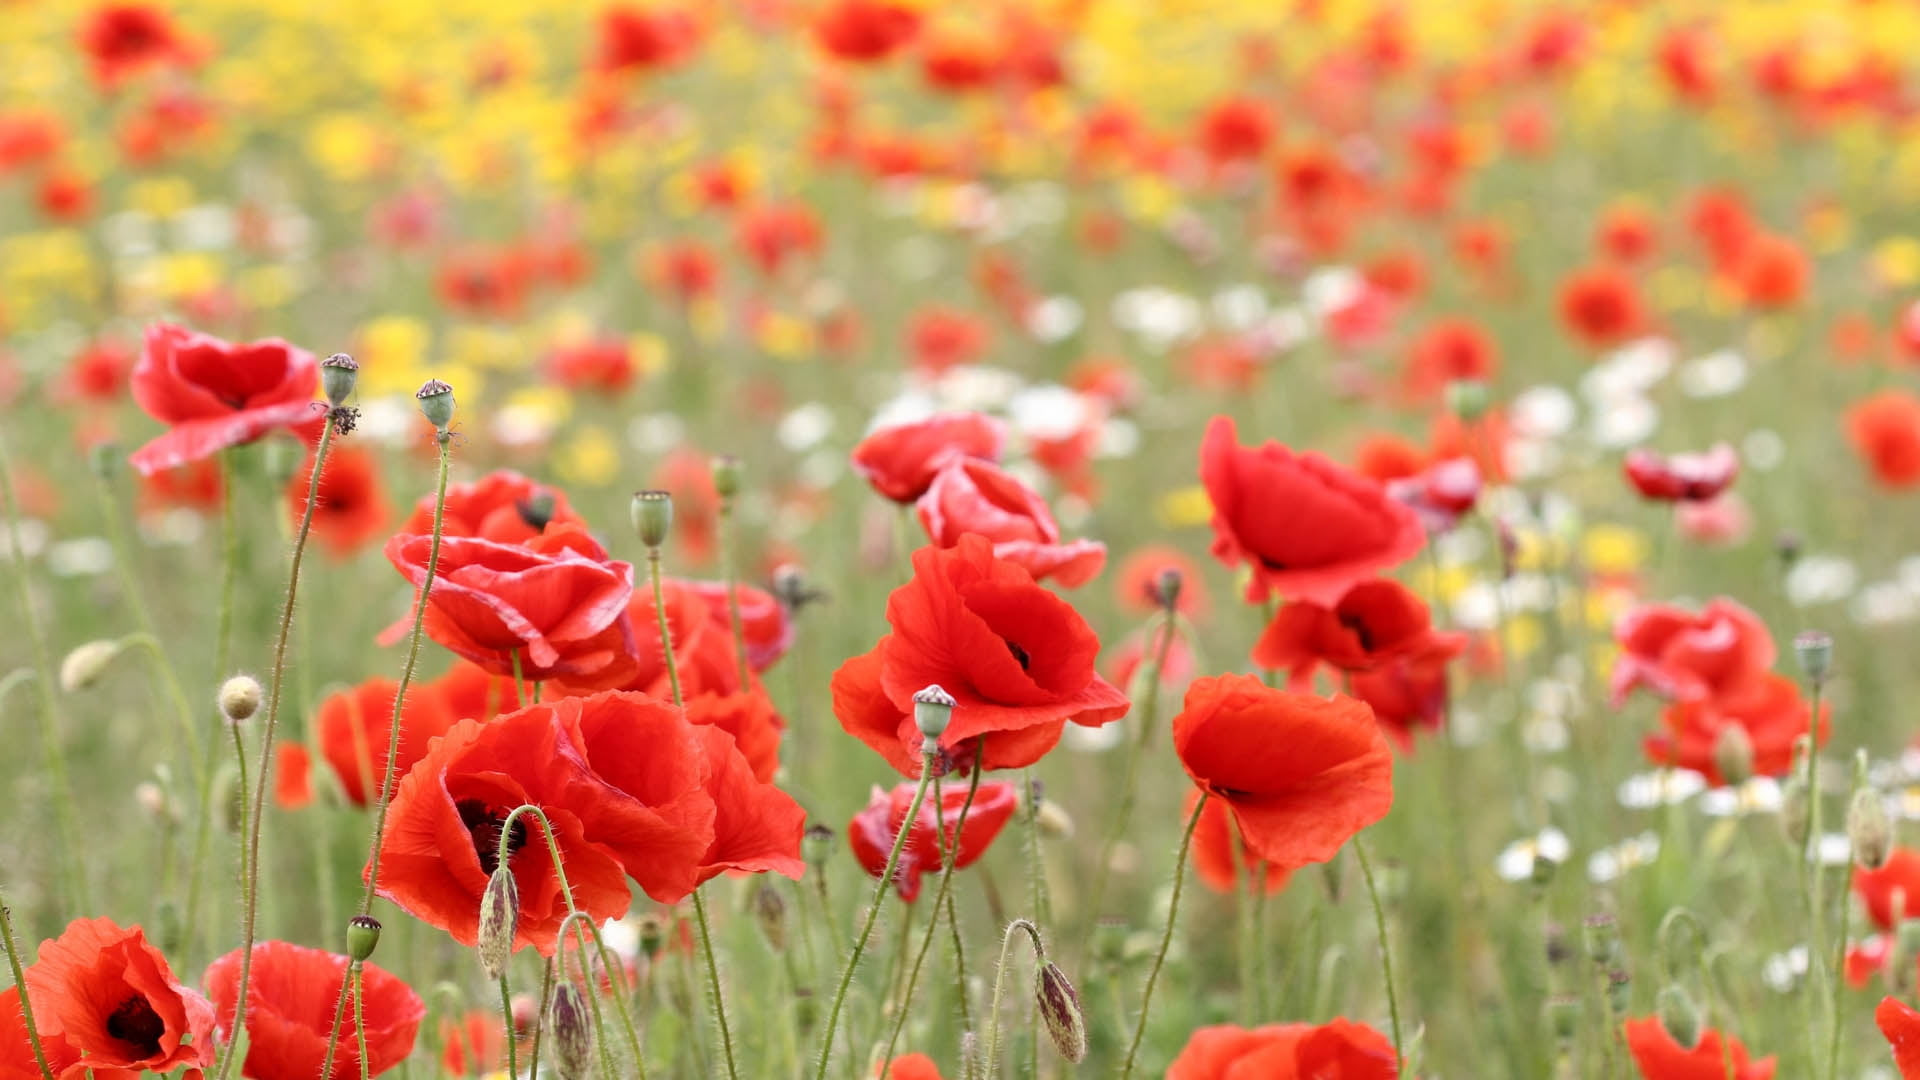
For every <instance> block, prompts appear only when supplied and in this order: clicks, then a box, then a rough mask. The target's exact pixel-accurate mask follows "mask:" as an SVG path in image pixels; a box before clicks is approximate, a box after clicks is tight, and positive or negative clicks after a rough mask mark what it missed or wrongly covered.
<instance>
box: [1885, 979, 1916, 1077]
mask: <svg viewBox="0 0 1920 1080" xmlns="http://www.w3.org/2000/svg"><path fill="white" fill-rule="evenodd" d="M1873 1022H1874V1023H1876V1024H1878V1025H1880V1034H1882V1035H1884V1036H1886V1037H1887V1045H1888V1046H1889V1047H1890V1048H1891V1049H1892V1050H1893V1064H1894V1066H1895V1067H1897V1068H1898V1069H1899V1070H1900V1080H1920V1012H1915V1011H1914V1010H1913V1009H1911V1008H1909V1007H1908V1006H1907V1004H1906V1003H1905V1002H1903V1001H1901V1000H1900V999H1899V998H1894V997H1888V998H1882V999H1880V1005H1879V1007H1878V1008H1876V1009H1874V1010H1873Z"/></svg>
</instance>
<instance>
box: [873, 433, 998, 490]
mask: <svg viewBox="0 0 1920 1080" xmlns="http://www.w3.org/2000/svg"><path fill="white" fill-rule="evenodd" d="M1006 441H1007V427H1006V425H1005V424H1003V423H1001V422H1000V421H998V420H996V419H994V418H993V417H991V416H988V415H986V414H985V413H977V412H967V413H940V414H938V415H935V416H930V417H928V418H926V419H925V420H915V421H910V422H908V423H904V424H893V425H889V426H887V427H883V428H880V429H878V430H876V431H874V432H873V433H871V434H869V435H868V436H867V437H866V438H864V439H862V440H860V444H859V445H858V446H855V447H854V448H853V457H852V461H853V470H854V471H855V472H857V473H859V474H860V475H861V476H862V477H865V478H866V481H867V483H869V484H871V485H873V490H875V491H877V492H879V493H880V494H881V495H882V496H883V497H885V498H888V499H892V500H893V501H894V502H899V503H910V502H915V501H918V500H919V498H920V497H921V496H922V495H925V494H926V493H927V488H928V487H930V486H932V484H933V478H934V476H935V475H936V474H937V473H938V472H939V471H940V469H941V467H942V466H944V465H945V464H946V463H947V459H948V458H949V457H951V456H955V455H959V456H963V457H969V458H978V459H980V460H982V461H999V460H1000V451H1001V448H1002V447H1003V446H1004V445H1005V444H1006Z"/></svg>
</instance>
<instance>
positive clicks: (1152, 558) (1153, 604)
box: [1113, 544, 1208, 621]
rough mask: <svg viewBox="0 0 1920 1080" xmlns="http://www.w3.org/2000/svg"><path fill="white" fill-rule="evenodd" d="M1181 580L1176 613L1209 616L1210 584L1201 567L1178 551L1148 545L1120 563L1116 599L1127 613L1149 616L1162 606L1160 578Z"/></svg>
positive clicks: (1115, 592) (1116, 580)
mask: <svg viewBox="0 0 1920 1080" xmlns="http://www.w3.org/2000/svg"><path fill="white" fill-rule="evenodd" d="M1169 570H1171V571H1173V572H1174V573H1175V574H1177V575H1179V577H1180V596H1179V599H1178V601H1177V602H1176V610H1178V611H1179V612H1180V614H1182V615H1185V616H1186V617H1187V618H1189V619H1194V620H1196V621H1197V620H1201V619H1205V618H1206V617H1207V606H1208V603H1207V585H1206V580H1205V578H1204V577H1203V576H1202V575H1201V573H1200V566H1199V564H1197V563H1195V562H1194V561H1193V560H1192V559H1189V558H1187V556H1186V554H1185V553H1184V552H1182V551H1180V550H1179V549H1178V548H1173V547H1168V546H1167V545H1165V544H1148V545H1147V546H1145V547H1142V548H1137V549H1135V550H1134V551H1133V553H1132V554H1130V555H1128V556H1127V557H1126V558H1125V559H1122V560H1121V561H1120V569H1119V572H1118V573H1117V574H1115V575H1114V583H1113V587H1114V597H1115V598H1116V599H1117V600H1119V602H1120V607H1121V608H1122V609H1123V610H1126V611H1130V612H1133V613H1134V614H1136V615H1146V614H1149V613H1151V612H1154V611H1157V610H1159V609H1160V607H1161V597H1160V577H1161V575H1162V574H1164V573H1165V572H1167V571H1169Z"/></svg>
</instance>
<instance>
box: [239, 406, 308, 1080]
mask: <svg viewBox="0 0 1920 1080" xmlns="http://www.w3.org/2000/svg"><path fill="white" fill-rule="evenodd" d="M332 444H333V414H332V413H328V414H327V419H326V423H325V426H323V427H322V428H321V429H320V445H319V446H317V447H315V448H314V451H313V473H312V475H311V476H309V477H308V478H307V504H306V508H305V510H303V511H302V512H301V515H300V531H299V532H298V533H296V534H295V536H294V540H293V561H292V565H291V566H290V567H289V569H288V571H287V598H286V601H285V603H283V604H282V605H281V607H280V633H279V636H278V637H277V638H276V639H275V641H274V645H273V677H272V680H271V681H270V682H269V683H268V686H267V721H266V724H265V726H264V727H263V728H262V730H261V733H260V776H259V782H258V783H257V784H256V785H255V786H254V791H253V796H252V797H253V806H252V810H251V813H250V815H249V820H248V821H247V841H246V855H245V866H246V875H247V887H246V890H245V897H246V899H245V904H246V914H245V916H244V918H243V919H242V920H241V927H240V982H239V985H238V989H237V992H236V993H235V997H234V1001H235V1004H234V1015H235V1016H239V1017H244V1016H246V1015H247V992H248V990H249V989H250V987H249V986H248V980H249V979H250V978H251V976H252V974H253V941H254V931H255V929H256V928H257V924H258V919H259V914H260V896H259V892H260V822H261V819H262V818H264V817H265V816H266V804H267V780H268V778H269V777H270V775H271V772H272V769H273V756H272V755H273V736H274V732H275V731H277V730H278V729H279V726H280V697H281V693H282V691H283V690H284V689H285V684H286V676H287V639H288V638H289V637H291V636H292V633H293V607H294V602H295V601H296V600H297V599H298V598H299V595H300V563H301V560H302V558H303V557H304V556H305V555H306V552H307V537H308V536H309V535H310V534H311V533H312V532H313V511H314V508H315V506H316V505H317V504H318V502H319V496H320V471H321V469H323V468H324V467H325V466H326V463H327V450H328V448H329V447H331V446H332ZM235 1056H236V1055H233V1054H228V1055H227V1056H226V1057H225V1058H224V1059H223V1060H222V1061H221V1062H220V1080H227V1077H229V1076H231V1075H232V1074H233V1059H234V1057H235Z"/></svg>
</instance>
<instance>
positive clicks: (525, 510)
mask: <svg viewBox="0 0 1920 1080" xmlns="http://www.w3.org/2000/svg"><path fill="white" fill-rule="evenodd" d="M554 506H555V503H554V498H553V492H551V491H536V492H534V493H533V494H531V495H528V496H527V497H526V498H524V499H520V500H518V501H517V502H515V503H514V504H513V508H514V509H515V510H517V511H519V513H520V520H521V521H524V522H526V523H527V528H529V529H532V530H533V531H534V532H545V531H546V528H547V522H549V521H552V520H553V511H554Z"/></svg>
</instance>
